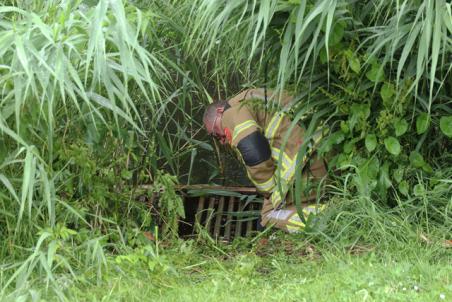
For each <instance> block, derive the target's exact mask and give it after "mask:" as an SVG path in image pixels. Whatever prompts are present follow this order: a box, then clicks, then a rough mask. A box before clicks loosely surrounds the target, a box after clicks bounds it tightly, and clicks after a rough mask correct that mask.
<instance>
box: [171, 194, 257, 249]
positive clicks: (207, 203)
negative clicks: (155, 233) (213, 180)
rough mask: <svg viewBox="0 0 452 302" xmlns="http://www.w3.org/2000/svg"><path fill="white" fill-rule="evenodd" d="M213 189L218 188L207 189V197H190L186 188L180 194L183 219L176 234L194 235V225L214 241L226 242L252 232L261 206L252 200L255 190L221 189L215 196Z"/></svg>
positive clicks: (255, 226)
mask: <svg viewBox="0 0 452 302" xmlns="http://www.w3.org/2000/svg"><path fill="white" fill-rule="evenodd" d="M192 188H193V187H192ZM215 188H217V189H216V190H217V191H218V187H208V191H209V192H211V193H206V194H204V195H202V196H190V193H189V191H190V190H189V188H187V187H185V188H184V189H183V190H181V191H182V194H183V196H184V207H185V215H186V218H185V219H184V220H182V221H180V224H179V234H180V235H181V236H190V235H194V234H195V231H196V228H195V225H196V223H199V224H200V225H201V226H203V227H204V228H205V229H206V230H207V231H208V232H209V234H210V235H212V236H213V237H214V238H216V239H220V240H226V241H230V240H232V239H233V238H234V237H239V236H247V235H249V234H251V233H252V232H253V231H256V230H257V227H258V221H259V212H260V209H261V207H262V204H261V202H259V200H258V199H255V198H253V196H255V195H256V194H257V193H256V190H255V189H254V188H243V187H221V192H222V193H221V194H218V193H212V192H214V191H215ZM204 189H205V188H204ZM187 191H188V193H187ZM228 192H229V193H231V194H228Z"/></svg>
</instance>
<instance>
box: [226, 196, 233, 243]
mask: <svg viewBox="0 0 452 302" xmlns="http://www.w3.org/2000/svg"><path fill="white" fill-rule="evenodd" d="M234 202H235V198H234V196H231V197H229V204H228V212H229V213H228V218H227V219H226V226H225V228H224V238H225V239H226V240H230V239H231V226H232V223H231V219H232V215H231V214H230V213H231V212H232V211H233V210H234Z"/></svg>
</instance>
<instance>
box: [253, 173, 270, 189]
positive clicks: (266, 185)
mask: <svg viewBox="0 0 452 302" xmlns="http://www.w3.org/2000/svg"><path fill="white" fill-rule="evenodd" d="M251 180H252V182H253V183H254V185H255V186H256V188H257V189H258V190H260V191H264V192H267V191H270V190H271V189H273V187H274V186H275V180H274V179H273V176H272V177H270V179H269V180H267V181H265V182H262V183H258V182H256V181H254V180H253V179H251Z"/></svg>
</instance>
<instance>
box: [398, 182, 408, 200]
mask: <svg viewBox="0 0 452 302" xmlns="http://www.w3.org/2000/svg"><path fill="white" fill-rule="evenodd" d="M399 192H400V193H402V195H405V196H408V182H407V181H406V180H404V181H401V182H400V183H399Z"/></svg>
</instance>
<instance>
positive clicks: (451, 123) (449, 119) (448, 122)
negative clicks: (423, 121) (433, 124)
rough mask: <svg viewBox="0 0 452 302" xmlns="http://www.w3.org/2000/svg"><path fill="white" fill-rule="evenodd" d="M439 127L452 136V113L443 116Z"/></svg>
mask: <svg viewBox="0 0 452 302" xmlns="http://www.w3.org/2000/svg"><path fill="white" fill-rule="evenodd" d="M439 128H440V129H441V131H442V132H443V133H444V134H445V135H446V136H448V137H450V138H452V115H450V116H443V117H441V119H440V120H439Z"/></svg>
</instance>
